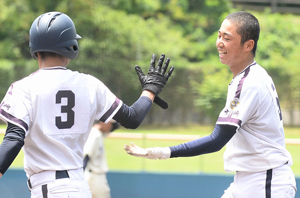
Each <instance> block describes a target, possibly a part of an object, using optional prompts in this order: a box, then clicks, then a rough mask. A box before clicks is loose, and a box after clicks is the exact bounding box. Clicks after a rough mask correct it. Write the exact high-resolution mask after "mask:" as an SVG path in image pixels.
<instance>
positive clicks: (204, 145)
mask: <svg viewBox="0 0 300 198" xmlns="http://www.w3.org/2000/svg"><path fill="white" fill-rule="evenodd" d="M236 129H237V127H236V126H231V125H218V124H217V125H216V126H215V129H214V131H213V132H212V133H211V134H210V135H209V136H205V137H203V138H199V139H197V140H193V141H190V142H186V143H183V144H179V145H177V146H172V147H170V149H171V158H172V157H191V156H197V155H202V154H206V153H213V152H216V151H219V150H221V149H222V148H223V147H224V146H225V145H226V144H227V142H228V141H229V140H230V139H231V138H232V137H233V136H234V134H235V133H236Z"/></svg>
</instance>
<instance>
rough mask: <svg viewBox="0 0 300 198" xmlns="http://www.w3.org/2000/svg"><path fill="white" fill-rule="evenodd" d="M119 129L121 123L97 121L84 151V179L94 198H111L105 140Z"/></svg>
mask: <svg viewBox="0 0 300 198" xmlns="http://www.w3.org/2000/svg"><path fill="white" fill-rule="evenodd" d="M118 128H119V123H118V122H116V121H115V120H110V121H109V122H108V123H104V122H101V121H98V120H97V121H95V123H94V125H93V128H92V130H91V133H90V135H89V137H88V139H87V141H86V143H85V145H84V149H83V155H84V159H83V169H84V178H85V179H86V180H87V182H88V183H89V187H90V190H91V192H92V197H93V198H110V188H109V185H108V182H107V178H106V173H107V171H108V165H107V160H106V156H105V148H104V139H105V138H106V137H107V135H108V134H109V133H111V132H113V131H115V130H116V129H118Z"/></svg>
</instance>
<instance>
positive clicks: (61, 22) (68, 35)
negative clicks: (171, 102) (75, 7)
mask: <svg viewBox="0 0 300 198" xmlns="http://www.w3.org/2000/svg"><path fill="white" fill-rule="evenodd" d="M29 34H30V43H29V46H30V52H31V55H32V56H33V58H35V59H37V60H38V64H39V70H38V71H36V72H35V73H33V74H31V75H30V76H28V77H25V78H23V79H21V80H19V81H17V82H15V83H13V84H12V85H11V86H10V87H9V89H8V91H7V93H6V96H5V98H4V99H3V100H2V102H1V104H0V118H1V119H3V120H4V121H5V122H7V125H8V126H7V129H6V134H5V137H4V139H3V142H2V144H1V145H0V177H1V176H2V175H3V174H4V173H5V171H6V170H7V169H8V168H9V166H10V165H11V163H12V162H13V160H14V159H15V157H16V156H17V154H18V153H19V151H20V149H21V148H22V147H23V150H24V154H25V157H24V170H25V172H26V175H27V177H28V187H29V189H30V190H31V198H41V197H42V198H52V197H56V198H63V197H64V198H65V197H69V198H91V192H90V190H89V187H88V183H87V182H86V181H85V180H84V177H83V168H82V167H83V147H84V144H85V142H86V140H87V138H88V135H89V132H90V130H91V128H92V125H93V123H94V121H95V120H100V121H102V122H105V123H107V122H108V121H109V120H111V119H112V118H113V119H114V120H116V121H117V122H119V123H120V124H121V125H123V126H124V127H126V128H137V127H138V126H139V125H140V123H141V122H142V121H143V119H144V117H145V116H146V114H147V113H148V112H149V110H150V107H151V105H152V102H153V100H154V98H155V97H156V96H157V95H158V94H159V93H160V92H161V91H162V89H163V87H164V86H165V84H166V83H167V81H168V78H169V77H170V75H171V74H172V72H173V70H174V67H170V70H169V71H167V68H168V65H169V62H170V59H168V58H167V59H166V61H165V63H164V59H165V55H164V54H163V55H161V57H160V58H159V60H158V62H157V67H156V68H155V62H156V56H155V55H153V56H152V58H151V62H150V69H149V72H148V74H147V75H144V74H143V73H141V72H140V70H138V71H137V73H138V74H139V79H140V78H141V77H142V78H143V81H142V82H143V83H142V86H143V92H142V94H141V96H140V97H139V99H138V100H137V101H136V102H135V103H134V104H133V105H132V106H130V107H129V106H127V105H125V104H124V103H123V102H122V101H121V100H120V99H118V98H117V97H116V96H115V95H114V94H113V93H112V92H111V91H110V90H109V89H108V88H107V87H106V86H105V85H104V84H103V83H102V82H101V81H100V80H98V79H96V78H95V77H93V76H91V75H87V74H83V73H79V72H76V71H71V70H69V69H67V68H66V67H67V65H68V64H69V62H70V60H73V59H75V58H76V57H77V55H78V53H79V46H78V42H77V40H78V39H80V38H81V37H80V36H79V35H78V34H77V33H76V29H75V26H74V24H73V21H72V19H71V18H70V17H68V16H67V15H66V14H63V13H60V12H48V13H45V14H42V15H40V16H39V17H37V18H36V19H35V20H34V22H33V23H32V26H31V29H30V32H29ZM138 68H139V67H138V66H136V69H138Z"/></svg>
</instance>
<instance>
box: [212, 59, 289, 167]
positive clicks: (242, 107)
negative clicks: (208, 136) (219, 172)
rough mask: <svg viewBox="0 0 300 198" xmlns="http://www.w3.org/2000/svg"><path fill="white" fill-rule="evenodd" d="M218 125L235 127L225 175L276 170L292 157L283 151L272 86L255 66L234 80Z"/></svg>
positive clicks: (276, 97) (280, 128)
mask: <svg viewBox="0 0 300 198" xmlns="http://www.w3.org/2000/svg"><path fill="white" fill-rule="evenodd" d="M217 124H229V125H234V126H237V127H238V129H237V133H236V134H235V135H234V136H233V138H232V139H231V140H230V141H229V142H228V143H227V146H226V151H225V153H224V168H225V170H226V171H246V172H257V171H263V170H268V169H271V168H275V167H279V166H281V165H283V164H285V163H286V162H288V164H289V165H292V163H293V162H292V157H291V155H290V153H289V152H288V151H287V150H286V149H285V142H284V129H283V121H282V114H281V109H280V105H279V99H278V95H277V92H276V89H275V85H274V83H273V81H272V79H271V77H270V76H269V75H268V73H267V72H266V71H265V70H264V69H263V68H262V67H261V66H260V65H258V64H257V63H256V62H253V63H252V64H251V65H249V66H248V67H247V68H246V69H245V70H244V71H242V72H241V73H240V74H239V75H237V76H236V77H234V78H233V80H232V81H231V83H230V84H229V86H228V93H227V101H226V106H225V108H224V109H223V110H222V111H221V113H220V115H219V118H218V121H217Z"/></svg>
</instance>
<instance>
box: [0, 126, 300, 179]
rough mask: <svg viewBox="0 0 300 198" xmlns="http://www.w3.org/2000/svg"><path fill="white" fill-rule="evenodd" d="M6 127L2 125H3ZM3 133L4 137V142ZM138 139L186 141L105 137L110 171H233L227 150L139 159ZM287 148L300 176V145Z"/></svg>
mask: <svg viewBox="0 0 300 198" xmlns="http://www.w3.org/2000/svg"><path fill="white" fill-rule="evenodd" d="M1 127H2V128H5V126H0V128H1ZM212 130H213V126H199V125H190V126H188V127H187V126H173V127H165V126H147V127H146V126H141V127H140V128H139V129H136V130H127V129H124V128H121V129H119V130H118V131H117V132H126V133H143V134H145V133H147V134H185V135H200V136H205V135H209V134H210V133H211V131H212ZM285 133H286V138H299V139H300V128H288V127H286V128H285ZM2 139H3V135H2V136H0V141H2ZM129 142H134V143H135V144H137V145H139V146H141V147H154V146H160V147H164V146H173V145H177V144H180V143H183V142H186V141H184V140H182V141H178V140H149V139H119V138H107V139H106V140H105V149H106V155H107V160H108V165H109V168H110V170H118V171H147V172H172V173H174V172H175V173H218V174H220V173H221V174H231V173H226V172H225V171H224V170H223V153H224V151H225V148H223V149H222V150H221V151H219V152H216V153H211V154H206V155H202V156H197V157H187V158H172V159H168V160H149V159H144V158H136V157H132V156H130V155H128V154H127V153H126V152H125V151H124V150H123V146H124V145H125V144H129ZM287 149H288V150H289V151H290V152H291V154H292V156H293V160H294V165H293V166H292V169H293V171H294V173H295V174H296V176H300V157H299V155H300V154H299V151H300V145H287ZM23 156H24V154H23V151H21V152H20V153H19V155H18V157H17V158H16V160H15V161H14V162H13V164H12V166H11V167H13V168H21V167H22V166H23Z"/></svg>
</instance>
